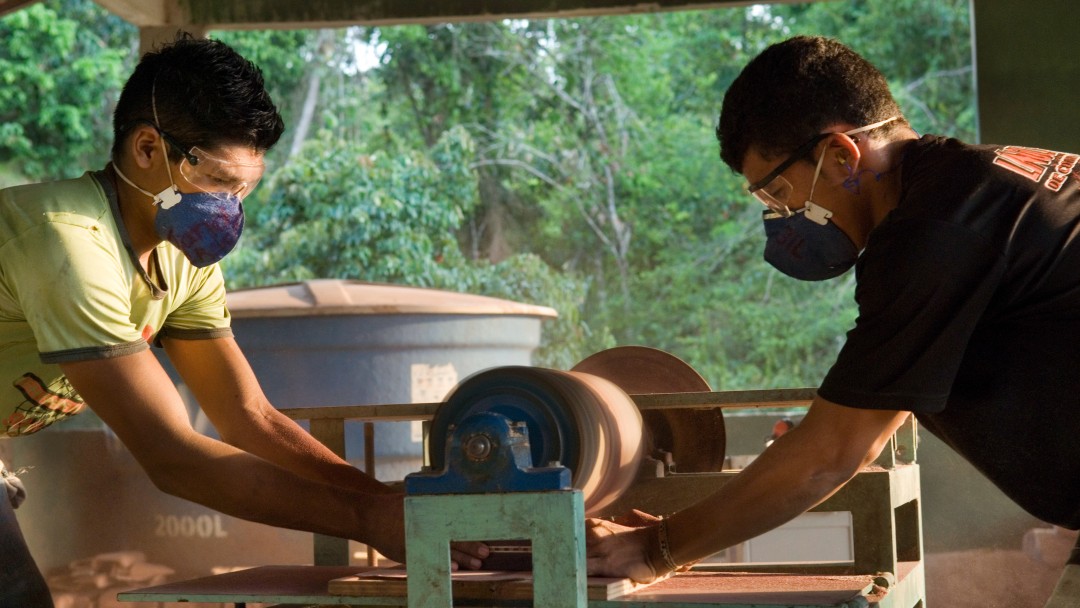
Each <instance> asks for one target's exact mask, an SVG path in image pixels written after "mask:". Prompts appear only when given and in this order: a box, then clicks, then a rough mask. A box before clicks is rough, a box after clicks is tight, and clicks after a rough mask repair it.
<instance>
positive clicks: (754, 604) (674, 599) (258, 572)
mask: <svg viewBox="0 0 1080 608" xmlns="http://www.w3.org/2000/svg"><path fill="white" fill-rule="evenodd" d="M913 567H921V564H915V565H913ZM370 570H371V568H365V567H363V566H262V567H258V568H251V569H249V570H241V571H238V572H231V573H228V574H220V575H216V576H208V577H204V578H198V579H192V580H187V581H180V582H175V583H168V584H165V585H159V586H156V587H149V588H145V589H137V590H133V591H128V592H124V593H120V594H119V595H118V598H119V599H120V600H121V601H142V602H223V603H233V604H237V605H243V604H245V603H264V604H296V605H303V606H341V605H345V606H405V605H406V602H405V598H404V597H401V596H400V595H399V596H387V597H356V596H348V595H339V594H333V595H332V594H330V593H329V592H328V586H329V583H330V581H332V580H335V579H340V578H344V577H349V576H353V575H356V574H358V573H361V572H366V571H370ZM903 574H904V575H906V574H909V572H905V573H903ZM903 578H907V577H906V576H904V577H903ZM874 580H875V577H873V576H871V575H847V576H837V575H806V574H775V573H733V572H724V573H720V572H689V573H684V574H680V575H678V576H676V577H673V578H670V579H668V580H665V581H661V582H659V583H656V584H654V585H651V586H648V587H646V588H644V589H641V590H639V591H636V592H634V593H631V594H629V595H627V596H625V597H622V598H619V599H612V600H603V601H597V600H590V601H589V607H590V608H648V607H655V606H657V605H662V606H663V607H664V608H705V607H710V608H719V607H723V608H768V607H770V606H771V607H773V608H775V607H777V606H784V607H786V608H823V607H834V608H863V607H867V606H871V605H881V606H888V605H892V604H893V603H892V602H889V601H883V600H885V598H886V597H887V595H890V594H888V593H887V591H886V590H884V589H882V588H880V587H876V586H875V585H874ZM455 602H456V603H459V604H460V605H472V606H477V605H485V604H477V603H475V602H467V603H466V602H457V600H455ZM877 602H882V603H881V604H876V603H877ZM500 605H522V603H521V602H520V601H519V602H516V603H513V602H512V603H508V604H500ZM898 605H899V604H898Z"/></svg>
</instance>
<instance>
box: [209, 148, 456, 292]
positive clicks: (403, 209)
mask: <svg viewBox="0 0 1080 608" xmlns="http://www.w3.org/2000/svg"><path fill="white" fill-rule="evenodd" d="M319 137H320V138H319V139H317V140H313V141H311V142H309V143H308V144H307V147H306V148H305V149H304V152H303V154H302V158H297V159H295V160H294V161H293V162H291V163H290V164H289V165H287V166H285V167H283V168H282V169H281V170H280V171H279V172H278V173H277V174H276V175H275V177H274V180H273V182H272V183H271V184H269V185H268V188H267V190H270V192H269V196H268V197H267V198H266V200H265V201H264V202H261V203H259V202H255V201H253V202H252V204H250V205H249V207H250V208H249V210H248V213H249V215H250V217H251V220H252V224H254V226H253V227H254V228H255V230H253V231H252V232H254V234H252V235H251V236H250V238H249V239H247V240H246V242H245V246H244V247H242V248H241V249H240V250H239V251H238V252H237V254H235V255H234V256H233V258H234V259H231V260H230V261H229V263H228V264H227V268H228V270H229V271H230V276H231V277H232V278H233V279H234V280H235V281H237V282H238V283H241V284H245V285H247V284H255V283H265V282H266V281H295V280H302V279H309V278H320V277H331V276H332V277H338V278H349V279H360V280H367V281H374V280H379V281H386V282H399V283H405V284H409V285H419V286H431V285H433V284H435V282H436V277H437V276H438V275H439V274H440V273H442V272H444V268H445V265H453V264H456V263H458V261H459V260H460V259H461V253H460V251H459V249H458V246H457V242H456V241H455V240H454V237H453V234H454V231H455V230H456V229H457V228H458V227H459V226H460V225H461V223H462V221H463V218H464V216H465V213H467V212H468V211H469V210H470V208H471V205H473V204H474V203H475V201H476V181H475V177H474V175H473V174H472V173H471V172H470V171H468V170H467V169H465V168H464V167H465V166H466V165H467V163H465V162H463V161H464V159H467V157H468V156H469V155H470V153H471V148H472V141H471V139H470V138H469V137H468V134H467V133H466V132H465V131H464V130H462V129H454V130H451V131H447V132H446V133H445V134H444V135H443V137H442V138H441V139H440V140H439V142H438V143H437V145H436V146H435V147H434V148H433V149H432V150H431V153H430V155H427V154H424V153H422V152H417V151H408V152H405V153H403V154H400V155H390V154H380V153H371V152H368V151H367V150H365V149H364V148H363V147H361V146H358V145H356V144H351V143H348V142H342V141H340V140H336V139H334V138H332V137H331V134H330V133H328V132H323V133H321V134H320V136H319Z"/></svg>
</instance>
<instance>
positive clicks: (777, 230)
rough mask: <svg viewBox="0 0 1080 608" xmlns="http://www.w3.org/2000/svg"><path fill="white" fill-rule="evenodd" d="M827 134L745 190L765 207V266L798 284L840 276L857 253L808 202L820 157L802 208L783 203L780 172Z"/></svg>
mask: <svg viewBox="0 0 1080 608" xmlns="http://www.w3.org/2000/svg"><path fill="white" fill-rule="evenodd" d="M897 118H899V117H898V116H893V117H892V118H888V119H886V120H882V121H880V122H876V123H874V124H871V125H867V126H865V127H860V128H858V129H852V130H850V131H845V132H844V133H843V134H844V135H855V134H856V133H862V132H865V131H869V130H871V129H876V128H878V127H880V126H882V125H884V124H886V123H889V122H892V121H894V120H896V119H897ZM829 135H832V133H821V134H819V135H817V136H815V137H814V138H813V139H811V140H810V141H808V142H806V144H804V145H803V146H800V148H799V149H798V150H796V151H795V152H794V153H793V154H792V155H791V156H790V157H788V159H787V160H786V161H784V162H783V163H781V164H780V165H779V166H777V167H776V169H774V170H773V171H772V172H771V173H770V174H769V175H767V176H765V177H764V178H763V179H762V180H760V181H758V182H757V183H755V184H753V185H749V186H747V191H748V192H749V193H750V194H752V195H753V196H754V198H756V199H758V201H760V202H761V203H762V204H764V205H765V206H766V207H768V209H767V210H765V212H764V213H763V216H762V219H763V222H764V225H765V239H766V241H765V261H767V262H768V263H769V264H771V265H772V266H773V267H774V268H776V269H777V270H779V271H780V272H782V273H784V274H786V275H788V276H789V277H792V278H795V279H800V280H803V281H822V280H825V279H831V278H833V277H837V276H840V275H841V274H844V272H846V271H847V270H848V269H849V268H851V267H852V266H854V265H855V262H856V261H858V259H859V248H858V247H857V246H856V245H855V243H854V242H852V240H851V239H850V238H849V237H848V235H847V234H845V233H844V231H843V230H841V229H840V228H839V227H837V225H836V224H835V223H834V222H831V221H829V220H830V218H832V215H833V214H832V212H831V211H829V210H828V209H825V208H824V207H822V206H821V205H818V204H817V203H815V202H814V200H813V199H814V188H815V187H816V186H817V180H818V176H819V175H820V174H821V164H822V161H824V160H825V152H824V151H823V152H822V153H821V156H820V157H818V161H817V167H816V168H815V169H814V181H813V182H811V184H810V196H809V197H807V200H806V203H805V204H804V205H803V206H802V208H800V209H797V210H794V211H792V210H791V209H790V208H789V207H788V206H787V203H788V201H789V199H790V197H791V192H792V190H793V189H792V187H791V184H790V183H789V182H788V181H787V180H786V179H784V177H783V176H782V175H780V173H782V172H783V171H784V170H785V169H787V168H788V167H790V166H791V165H792V164H794V163H795V162H796V161H797V160H799V159H800V158H803V157H804V156H805V155H806V154H808V153H809V152H810V151H811V150H813V148H814V146H816V145H817V143H818V142H820V141H821V140H822V139H824V138H826V137H828V136H829Z"/></svg>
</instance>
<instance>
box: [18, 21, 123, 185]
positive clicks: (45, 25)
mask: <svg viewBox="0 0 1080 608" xmlns="http://www.w3.org/2000/svg"><path fill="white" fill-rule="evenodd" d="M137 38H138V36H137V32H136V30H135V28H134V27H132V26H130V25H127V24H124V23H123V22H122V21H120V20H119V19H118V18H116V17H113V16H110V15H109V14H108V13H106V12H105V11H104V10H103V9H101V8H100V7H98V6H97V5H95V4H94V3H93V2H90V0H50V1H49V2H44V3H41V4H35V5H33V6H29V7H27V8H25V9H23V10H20V11H16V12H14V13H11V14H9V15H7V16H6V17H4V18H3V19H0V163H2V162H10V163H12V165H13V167H14V168H15V169H16V170H18V171H19V172H21V173H23V174H25V175H26V176H27V177H28V178H32V179H40V178H49V177H72V176H75V175H78V174H80V173H82V172H83V171H84V170H86V169H87V168H89V167H94V168H96V167H100V166H103V165H104V164H105V162H106V161H107V160H108V149H109V145H108V144H109V143H111V142H112V121H111V115H110V112H111V108H112V104H113V103H114V102H115V99H116V97H117V96H118V95H119V91H120V87H121V85H122V84H123V81H124V79H126V77H127V73H128V72H129V71H130V69H131V68H132V67H133V66H134V62H133V49H134V46H133V45H134V44H135V42H136V41H137Z"/></svg>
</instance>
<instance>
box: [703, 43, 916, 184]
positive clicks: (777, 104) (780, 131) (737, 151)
mask: <svg viewBox="0 0 1080 608" xmlns="http://www.w3.org/2000/svg"><path fill="white" fill-rule="evenodd" d="M892 116H900V119H899V120H895V121H892V122H890V123H888V124H886V125H883V126H881V127H879V129H881V131H880V132H881V133H885V134H887V133H891V132H895V131H897V130H899V129H900V128H901V127H902V126H905V125H907V120H906V119H904V118H903V115H902V113H901V112H900V108H899V106H898V105H897V104H896V101H895V100H894V99H893V97H892V93H891V92H890V91H889V84H888V82H886V80H885V77H884V76H883V75H882V74H881V72H880V71H878V69H877V68H875V67H874V66H873V65H872V64H871V63H870V62H869V61H867V60H866V59H864V58H863V57H861V56H860V55H859V54H857V53H856V52H855V51H853V50H851V49H850V48H848V47H847V46H844V45H843V44H841V43H840V42H837V41H836V40H833V39H830V38H824V37H820V36H814V37H812V36H796V37H794V38H789V39H788V40H785V41H783V42H779V43H777V44H774V45H772V46H770V47H768V48H767V49H765V50H764V51H762V52H761V54H760V55H758V56H757V57H755V58H754V59H753V60H751V61H750V63H748V64H747V65H746V67H744V68H743V70H742V73H740V74H739V76H738V78H736V79H735V81H734V82H732V83H731V87H730V88H728V90H727V93H726V94H725V95H724V103H723V106H722V107H721V110H720V120H719V122H718V123H717V127H716V138H717V139H718V140H719V141H720V158H721V159H723V161H724V162H725V163H727V165H728V166H729V167H731V169H732V170H734V171H735V172H737V173H741V172H742V164H743V160H744V159H745V158H746V153H747V151H748V150H749V149H750V148H751V147H754V148H755V149H757V150H758V151H759V152H760V153H761V154H762V155H763V156H765V157H767V158H774V157H779V156H782V155H785V154H790V153H791V152H792V151H793V150H795V149H797V148H798V147H799V146H800V145H801V144H803V143H805V142H807V141H808V140H810V139H811V138H813V137H814V136H815V135H817V134H818V133H821V132H822V131H823V130H824V129H825V128H826V127H828V126H829V125H830V124H834V123H837V122H847V123H850V124H853V125H868V124H873V123H875V122H877V121H879V120H884V119H886V118H890V117H892Z"/></svg>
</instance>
